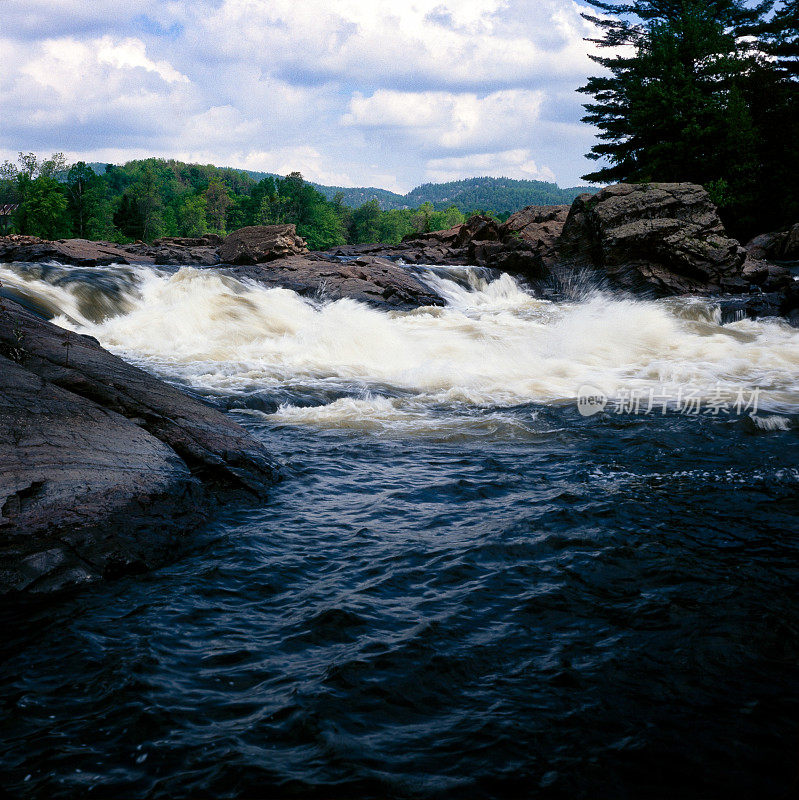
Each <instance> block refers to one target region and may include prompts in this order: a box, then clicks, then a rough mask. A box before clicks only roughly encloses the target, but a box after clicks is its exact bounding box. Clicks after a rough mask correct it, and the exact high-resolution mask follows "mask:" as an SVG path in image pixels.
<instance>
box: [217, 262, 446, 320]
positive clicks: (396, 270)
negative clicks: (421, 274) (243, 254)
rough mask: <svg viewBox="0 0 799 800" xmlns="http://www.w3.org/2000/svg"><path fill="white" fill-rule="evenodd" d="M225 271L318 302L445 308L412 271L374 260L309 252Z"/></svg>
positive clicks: (400, 308)
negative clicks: (335, 257)
mask: <svg viewBox="0 0 799 800" xmlns="http://www.w3.org/2000/svg"><path fill="white" fill-rule="evenodd" d="M225 271H226V272H227V273H228V274H230V275H233V276H234V277H236V278H240V279H241V278H244V279H249V280H255V281H257V282H258V283H261V284H263V285H265V286H274V287H283V288H286V289H291V290H292V291H295V292H297V293H298V294H301V295H303V296H305V297H314V298H317V299H319V300H323V299H324V300H339V299H341V298H343V297H348V298H350V299H352V300H357V301H359V302H362V303H367V304H369V305H372V306H375V307H377V308H388V309H397V310H407V309H413V308H418V307H419V306H443V305H444V301H443V299H442V298H441V297H439V296H438V295H437V294H436V293H435V292H433V291H432V290H431V289H430V288H429V287H428V286H426V285H425V284H424V283H422V281H421V280H419V279H418V278H417V277H416V276H414V275H413V274H412V273H411V272H409V271H408V270H406V269H403V268H402V267H401V266H399V265H397V264H396V263H394V262H393V261H389V260H387V259H383V258H377V257H374V256H360V257H357V258H354V259H349V260H346V261H342V260H340V259H338V260H337V259H334V258H328V257H325V256H324V255H322V254H317V253H311V254H309V255H307V256H290V257H288V258H281V259H280V260H276V261H270V262H269V263H267V264H254V265H239V266H231V267H227V268H226V269H225Z"/></svg>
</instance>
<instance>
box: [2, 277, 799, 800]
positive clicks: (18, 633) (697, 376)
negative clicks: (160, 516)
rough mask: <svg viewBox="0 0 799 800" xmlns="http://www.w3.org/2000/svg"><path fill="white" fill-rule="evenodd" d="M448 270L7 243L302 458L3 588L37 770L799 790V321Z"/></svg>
mask: <svg viewBox="0 0 799 800" xmlns="http://www.w3.org/2000/svg"><path fill="white" fill-rule="evenodd" d="M419 274H420V276H421V277H422V278H423V280H425V281H426V282H427V283H428V284H429V285H430V286H431V287H433V288H434V289H435V290H436V291H437V292H438V293H439V294H440V295H441V296H442V297H444V298H445V299H446V306H445V307H443V308H420V309H417V310H415V311H411V312H388V313H387V312H384V311H378V310H375V309H373V308H370V307H366V306H364V305H359V304H358V303H355V302H352V301H350V300H339V301H336V302H329V301H327V302H326V301H323V300H320V299H314V298H305V297H300V296H298V295H297V294H295V293H293V292H291V291H287V290H283V289H266V288H263V287H261V286H258V285H256V284H253V283H242V282H239V281H236V280H233V279H231V278H230V277H227V276H225V275H223V274H221V273H219V272H217V271H216V270H213V269H193V268H185V267H184V268H181V269H178V270H176V269H165V268H152V267H127V266H125V267H123V266H111V267H97V268H93V269H85V268H80V269H78V268H74V267H63V266H60V265H57V264H44V265H42V264H5V265H0V282H1V283H2V289H1V290H0V291H2V292H3V293H4V294H6V295H8V296H11V297H14V298H16V299H18V300H20V301H22V302H24V303H26V304H27V305H28V306H29V307H30V308H33V309H35V310H38V311H39V312H40V313H42V314H45V315H46V316H49V317H51V318H53V319H54V320H55V321H56V322H57V323H58V324H59V325H62V326H65V327H68V328H71V329H73V330H75V331H79V332H80V333H84V334H88V335H91V336H94V337H96V338H97V339H98V340H99V341H100V342H101V343H102V344H103V345H104V346H105V347H106V348H108V349H109V350H111V351H113V352H115V353H117V354H118V355H120V356H121V357H123V358H125V359H127V360H129V361H131V362H134V363H136V364H138V365H140V366H141V367H143V368H144V369H146V370H148V371H151V372H153V373H155V374H157V375H159V376H161V377H163V378H164V379H166V380H169V381H171V382H173V383H175V384H177V385H179V386H182V387H184V388H187V389H189V390H190V391H192V392H194V393H196V394H199V395H201V396H203V397H204V398H205V399H207V400H208V401H209V402H211V403H214V404H217V405H219V406H221V407H222V408H225V409H227V410H228V411H229V412H230V413H231V414H232V415H233V416H234V417H235V418H236V419H237V420H238V421H239V422H241V424H242V425H244V426H245V427H246V428H247V429H248V430H249V431H250V432H251V433H252V434H253V435H254V436H256V437H258V438H259V439H261V441H263V443H264V444H265V445H266V446H267V447H268V448H269V450H270V451H271V452H272V453H274V454H275V456H276V457H277V458H278V459H280V460H281V461H282V463H283V464H284V472H285V479H284V480H283V481H282V482H281V483H279V484H277V485H276V486H275V487H274V488H273V490H272V492H271V495H270V497H269V500H268V502H267V503H265V504H259V505H252V504H249V505H248V504H247V503H245V502H244V501H237V503H231V504H229V505H228V506H227V507H225V508H223V509H221V510H220V512H219V514H218V516H216V517H215V518H214V519H213V520H212V521H211V522H210V523H209V524H208V525H207V527H206V528H205V529H203V530H201V531H199V532H198V533H197V534H196V539H195V540H194V547H193V548H192V550H191V552H189V553H188V554H187V555H186V556H185V557H184V558H182V559H181V560H180V561H179V562H177V563H175V564H173V565H171V566H167V567H165V568H163V569H161V570H158V571H156V572H153V573H150V574H148V575H142V576H135V577H130V578H125V579H122V580H120V581H116V582H110V583H108V584H106V585H103V586H97V587H94V588H91V589H90V590H88V591H86V592H83V593H81V594H80V595H79V596H76V597H73V598H69V599H64V600H63V601H61V602H59V603H53V602H50V603H47V604H45V605H42V606H37V605H35V604H34V605H31V606H26V607H17V606H14V607H9V608H2V607H0V625H2V626H3V630H4V636H3V638H2V640H0V709H2V711H0V715H1V717H2V719H1V724H0V729H2V732H3V740H2V745H3V746H2V748H0V786H2V788H3V789H4V790H5V791H6V792H7V793H8V795H9V796H11V797H26V798H27V797H35V798H39V797H41V798H48V800H51V798H72V797H108V798H118V797H148V798H172V797H214V798H241V797H244V798H250V797H253V798H254V797H289V796H295V797H316V798H380V799H381V800H385V798H395V797H396V798H464V797H468V798H486V800H488V798H498V797H508V798H521V797H524V798H538V797H541V798H548V799H552V798H562V799H563V800H566V799H567V798H568V800H597V798H607V799H608V800H610V799H611V798H612V799H613V800H625V799H629V800H639V798H653V799H654V798H664V800H665V798H672V797H679V798H683V799H685V800H700V798H701V799H702V800H706V799H707V798H720V797H724V798H726V799H727V800H729V799H730V798H740V800H744V799H745V800H750V798H752V797H769V798H771V797H774V798H788V797H794V796H795V789H796V785H797V783H796V781H797V776H798V775H799V771H798V770H797V752H799V669H798V668H797V664H799V591H797V587H799V539H797V531H798V530H799V526H797V518H798V517H799V503H798V502H797V501H798V499H799V467H798V466H797V465H798V464H799V435H798V434H799V425H798V422H799V331H797V330H794V329H792V328H790V327H789V326H788V325H787V324H786V323H785V322H784V321H782V320H779V319H761V320H757V321H752V320H747V319H740V320H734V321H731V322H725V321H723V320H722V317H721V315H720V313H719V310H718V308H717V307H716V306H715V305H714V303H713V302H712V301H708V300H702V299H696V298H679V299H671V300H665V301H657V302H654V301H645V300H641V299H633V298H629V297H622V296H617V295H613V294H609V293H606V292H605V293H603V292H601V291H598V290H596V289H595V288H592V287H591V286H590V285H585V284H583V283H582V282H580V281H576V282H575V285H574V286H572V287H570V289H571V290H572V291H571V292H570V296H571V297H572V299H570V300H568V301H566V300H564V301H562V302H550V301H545V300H542V299H539V298H536V297H534V296H533V295H532V294H531V293H530V292H528V291H527V290H526V289H525V287H524V286H523V285H521V284H519V283H518V282H517V281H515V280H514V279H512V278H511V277H509V276H507V275H496V274H491V273H488V272H486V271H482V270H475V269H470V268H448V269H445V268H441V267H429V268H420V272H419ZM575 289H577V290H579V291H578V292H577V293H575V292H574V290H575ZM597 398H598V400H597ZM687 398H691V399H692V400H691V402H692V404H687V403H686V400H687ZM736 398H740V399H742V400H744V401H745V402H742V403H741V404H740V406H739V405H737V400H736ZM586 399H588V400H591V402H592V403H593V405H591V404H589V405H588V406H586V405H581V403H582V401H583V400H586ZM653 401H656V402H653ZM650 406H651V407H650ZM755 406H756V407H755ZM0 468H1V465H0ZM0 796H3V797H5V796H6V794H5V793H4V792H3V791H0Z"/></svg>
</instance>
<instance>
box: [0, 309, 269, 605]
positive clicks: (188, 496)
mask: <svg viewBox="0 0 799 800" xmlns="http://www.w3.org/2000/svg"><path fill="white" fill-rule="evenodd" d="M0 464H2V470H0V564H2V566H1V567H0V596H2V595H6V594H8V593H14V592H28V593H40V592H51V591H56V590H61V589H67V588H71V587H75V586H79V585H84V584H86V583H91V582H94V581H97V580H100V579H102V578H105V577H109V576H112V575H119V574H125V573H130V572H138V571H141V570H144V569H148V568H151V567H153V566H156V565H158V564H160V563H163V562H164V561H165V560H166V559H168V558H170V557H172V556H174V555H175V554H176V553H178V552H179V551H180V550H181V549H182V548H184V547H185V546H186V544H187V542H188V541H189V540H188V538H187V536H186V534H187V533H188V532H190V531H191V530H193V529H195V528H196V527H197V526H198V525H199V524H201V523H202V522H203V521H204V520H205V519H206V518H207V517H208V514H209V512H210V511H211V510H212V508H213V507H214V505H215V503H216V501H217V500H218V499H219V498H221V497H224V496H229V495H230V494H231V493H234V494H237V495H242V494H243V495H246V496H249V497H252V498H253V499H256V498H258V497H262V496H263V495H264V494H265V492H266V491H267V489H268V487H269V485H270V484H271V483H272V482H273V481H274V480H275V479H276V478H277V477H278V470H277V467H276V465H275V464H274V462H273V461H272V459H271V457H270V455H269V454H268V453H267V452H266V451H265V450H264V449H263V447H262V446H261V445H260V444H258V443H257V442H256V441H255V440H254V439H252V438H251V437H250V436H249V435H248V434H247V433H246V432H245V431H244V429H243V428H241V427H239V426H238V425H237V424H235V423H234V422H233V421H232V420H230V419H229V418H228V417H227V416H225V415H224V414H223V413H221V412H220V411H217V410H216V409H214V408H212V407H210V406H208V405H206V404H204V403H202V402H200V401H199V400H196V399H194V398H192V397H190V396H188V395H186V394H185V393H183V392H181V391H178V390H177V389H175V388H173V387H171V386H168V385H167V384H165V383H163V382H162V381H160V380H158V379H156V378H154V377H152V376H151V375H148V374H147V373H146V372H143V371H142V370H140V369H137V368H136V367H133V366H131V365H130V364H127V363H125V362H124V361H122V360H121V359H119V358H117V357H116V356H113V355H111V354H110V353H108V352H107V351H105V350H104V349H103V348H102V347H100V345H99V344H98V343H97V342H96V341H94V340H93V339H90V338H87V337H85V336H80V335H78V334H75V333H71V332H69V331H66V330H64V329H62V328H59V327H57V326H55V325H52V324H51V323H49V322H46V321H44V320H42V319H41V318H39V317H37V316H35V315H34V314H32V313H30V312H28V311H26V310H25V309H23V308H22V307H20V306H19V305H17V304H16V303H13V302H11V301H9V300H3V301H2V304H0Z"/></svg>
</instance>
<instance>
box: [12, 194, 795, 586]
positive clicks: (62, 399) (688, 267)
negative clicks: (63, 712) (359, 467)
mask: <svg viewBox="0 0 799 800" xmlns="http://www.w3.org/2000/svg"><path fill="white" fill-rule="evenodd" d="M795 259H799V225H797V226H795V227H794V228H792V229H791V230H789V231H783V232H777V233H772V234H764V235H763V236H760V237H757V238H755V239H754V240H753V241H752V242H750V243H749V244H748V245H747V246H746V247H744V246H742V245H741V244H740V243H739V242H737V241H735V240H734V239H731V238H730V237H729V236H727V234H726V232H725V231H724V227H723V225H722V223H721V220H720V219H719V216H718V212H717V210H716V208H715V207H714V206H713V204H712V203H711V201H710V198H709V197H708V195H707V193H706V192H705V191H704V189H702V188H701V187H699V186H692V185H689V184H649V185H636V186H632V185H618V186H612V187H608V188H607V189H604V190H602V191H601V192H599V193H598V194H596V195H593V196H589V195H583V196H581V197H579V198H577V200H575V202H574V204H573V205H572V206H571V207H568V206H547V207H531V208H527V209H524V210H523V211H520V212H518V213H517V214H514V215H513V216H512V217H510V219H509V220H508V221H507V222H505V223H502V224H500V223H498V222H496V221H495V220H492V219H489V218H486V217H481V216H474V217H472V218H471V219H469V220H468V221H467V222H466V223H465V224H463V225H459V226H457V227H455V228H452V229H450V230H448V231H440V232H435V233H429V234H424V235H421V236H417V237H414V238H410V239H408V240H407V241H404V242H402V243H401V244H399V245H397V246H386V245H360V246H348V247H340V248H336V249H335V250H333V251H331V252H328V253H309V252H308V250H307V247H306V245H305V242H304V241H303V240H302V239H301V238H300V237H299V236H297V234H296V231H295V229H294V227H293V226H291V225H281V226H269V227H257V228H245V229H242V230H240V231H237V232H235V233H234V234H231V235H230V236H228V237H226V238H224V239H222V238H221V237H218V236H205V237H202V238H199V239H160V240H157V241H155V242H153V243H152V244H143V243H141V242H139V243H135V244H129V245H116V244H111V243H107V242H89V241H84V240H65V241H58V242H48V241H42V240H39V239H35V238H33V237H22V236H10V237H4V238H0V261H6V262H12V261H16V262H51V261H57V262H61V263H65V264H73V265H76V266H84V267H91V266H97V265H104V264H113V263H122V264H125V263H128V264H133V263H139V264H164V265H170V264H172V265H193V266H199V267H203V266H215V267H217V268H219V269H221V270H223V271H225V272H227V273H228V274H230V275H233V276H235V277H239V278H246V279H248V280H254V281H257V282H259V283H261V284H264V285H266V286H280V287H285V288H287V289H291V290H293V291H295V292H297V293H299V294H301V295H305V296H314V297H317V298H320V299H322V298H326V299H338V298H343V297H347V298H352V299H355V300H358V301H361V302H364V303H368V304H370V305H372V306H375V307H378V308H382V309H384V310H392V309H397V310H403V309H413V308H416V307H419V306H436V305H439V306H440V305H443V300H442V299H441V298H440V297H439V296H438V295H436V294H435V292H434V291H432V290H431V289H430V288H429V287H428V286H426V285H425V284H424V283H422V281H421V280H419V279H418V278H417V277H416V276H415V275H414V274H413V272H412V271H410V270H408V269H405V268H404V267H403V266H402V263H401V262H406V263H408V264H430V263H433V264H443V265H457V264H462V265H477V266H484V267H490V268H494V269H497V270H502V271H505V272H510V273H512V274H514V275H517V276H520V277H521V278H523V279H524V281H526V282H527V283H528V284H529V285H530V286H531V287H532V288H533V289H534V290H536V291H537V292H538V293H539V294H542V295H546V296H552V295H553V293H555V294H557V293H560V297H561V298H562V297H564V296H568V290H569V287H570V286H571V285H574V284H580V283H582V282H583V277H585V276H587V280H588V281H589V283H592V284H593V285H598V286H607V287H610V288H614V289H620V290H623V291H625V292H628V293H631V294H634V295H637V296H643V297H648V298H655V297H664V296H673V295H685V294H696V295H704V296H713V297H716V298H718V302H719V304H720V305H721V307H722V310H723V311H724V312H725V313H727V314H728V315H730V316H735V315H741V314H746V315H749V316H753V317H754V316H769V315H775V314H782V315H783V316H784V317H786V318H787V319H789V320H790V321H792V323H794V324H799V291H797V282H796V280H794V278H793V276H792V273H791V271H790V269H789V268H788V266H787V265H786V264H785V263H781V262H787V261H790V260H795ZM42 268H45V267H44V264H43V267H42ZM0 303H2V305H0V464H2V465H3V470H2V473H0V556H1V557H2V567H0V595H3V594H7V593H13V592H46V591H54V590H60V589H65V588H69V587H74V586H77V585H81V584H85V583H89V582H92V581H96V580H99V579H101V578H103V577H107V576H109V575H116V574H121V573H126V572H135V571H138V570H142V569H147V568H150V567H152V566H154V565H156V564H159V563H162V562H163V561H164V560H165V559H166V558H169V557H170V556H171V555H172V554H174V553H175V552H177V551H179V550H180V548H181V547H182V546H184V544H185V542H186V541H188V539H187V536H186V533H187V532H188V531H191V530H193V529H194V528H196V527H197V526H198V525H200V524H201V523H202V522H203V520H205V519H206V518H207V516H208V514H209V512H210V511H211V509H212V508H213V507H214V504H215V502H216V501H217V499H218V498H219V497H221V496H224V495H226V494H229V493H230V492H236V493H245V494H247V495H249V496H252V497H254V498H256V497H259V496H262V495H263V493H264V492H265V491H266V489H267V487H268V486H269V484H270V483H271V482H272V481H273V480H274V479H275V478H276V477H277V470H276V467H275V465H274V463H273V462H272V460H271V458H270V456H269V454H268V453H267V452H265V451H264V449H263V448H262V447H261V446H260V445H259V444H258V443H257V442H255V441H254V440H253V439H252V438H251V437H250V436H249V435H248V434H247V433H246V432H245V431H244V430H243V429H242V428H240V427H239V426H238V425H236V424H235V423H233V422H232V421H231V420H230V419H229V418H228V417H226V416H225V415H224V414H223V413H221V412H220V411H217V410H216V409H214V408H212V407H210V406H208V405H206V404H204V403H202V402H200V401H199V400H197V399H195V398H192V397H190V396H188V395H186V394H185V393H183V392H180V391H178V390H177V389H175V388H173V387H170V386H168V385H166V384H164V383H163V382H161V381H159V380H157V379H156V378H154V377H152V376H150V375H148V374H146V373H144V372H142V371H141V370H139V369H137V368H135V367H132V366H130V365H129V364H126V363H125V362H123V361H122V360H120V359H119V358H117V357H115V356H113V355H111V354H110V353H108V352H106V351H105V350H104V349H103V348H102V347H101V346H100V345H99V344H98V343H97V342H96V341H94V340H92V339H89V338H86V337H84V336H80V335H77V334H74V333H70V332H68V331H65V330H63V329H61V328H59V327H56V326H55V325H53V324H51V323H49V322H46V321H45V320H43V319H42V318H40V317H39V316H37V315H36V314H34V313H32V312H31V311H30V310H26V309H25V308H23V307H22V306H20V305H18V304H17V303H16V302H14V301H13V300H10V299H8V298H7V297H6V298H5V299H3V298H2V295H0Z"/></svg>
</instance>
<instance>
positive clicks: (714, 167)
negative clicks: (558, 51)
mask: <svg viewBox="0 0 799 800" xmlns="http://www.w3.org/2000/svg"><path fill="white" fill-rule="evenodd" d="M586 1H587V2H589V3H590V4H591V5H593V6H595V7H596V8H598V9H600V10H601V11H603V12H605V13H606V14H609V15H612V16H611V17H608V16H602V17H598V16H592V15H590V14H585V15H584V16H585V18H586V19H588V20H590V21H591V22H593V23H594V24H595V25H597V26H598V27H599V29H600V30H601V32H602V37H601V38H597V39H591V40H590V41H593V42H595V43H596V44H598V45H599V46H600V47H603V48H615V49H617V50H618V51H619V52H618V53H617V54H616V55H613V56H610V57H603V56H593V57H592V58H593V59H594V61H596V62H597V63H599V64H600V65H602V66H603V67H605V69H606V70H607V71H608V72H609V74H606V75H600V76H596V77H592V78H590V79H589V81H588V83H587V84H586V85H585V86H583V87H582V88H581V89H580V91H581V92H583V93H585V94H588V95H592V96H593V98H594V102H592V103H587V104H586V105H585V108H586V110H587V112H588V113H587V114H586V116H585V117H584V118H583V119H584V121H585V122H588V123H591V124H593V125H595V126H596V127H597V128H598V129H599V133H598V138H599V140H600V141H599V142H598V143H597V144H596V145H595V146H594V147H593V148H592V150H591V152H590V153H589V154H588V157H589V158H592V159H594V160H599V159H603V160H605V161H606V162H607V165H606V166H603V167H602V168H601V169H599V170H597V171H596V172H593V173H591V174H589V175H585V176H584V179H585V180H589V181H593V182H611V181H628V182H634V183H635V182H649V181H689V182H694V183H699V184H702V185H704V186H705V187H706V188H707V189H708V190H709V191H710V193H711V196H712V197H713V199H714V200H715V201H716V202H717V203H718V204H719V205H720V206H721V207H722V214H723V216H724V218H725V221H726V222H727V224H728V226H731V227H732V228H733V229H734V231H735V232H736V233H739V234H740V235H747V234H749V233H751V232H752V230H753V229H754V228H756V227H757V225H758V224H760V220H759V213H760V211H761V210H760V205H761V202H762V199H761V194H762V182H763V179H764V175H765V172H764V170H765V167H766V165H767V163H768V162H769V159H770V156H769V153H768V152H764V148H763V146H762V142H763V139H764V131H763V130H762V127H761V126H762V119H760V118H759V116H758V114H759V115H762V114H763V112H762V110H759V112H758V114H756V113H755V107H756V106H757V104H758V102H760V101H758V100H757V98H756V95H757V92H758V88H757V87H758V85H761V86H762V85H763V81H765V83H767V84H768V83H769V81H772V82H776V84H780V78H779V77H778V76H777V75H776V66H775V65H774V63H773V61H769V60H767V59H766V58H765V57H764V55H763V49H762V48H763V42H762V41H761V39H759V38H758V37H757V36H753V35H752V33H754V32H757V30H758V28H759V26H762V25H763V24H764V20H765V19H766V15H767V14H768V13H769V11H770V10H771V9H772V7H773V5H774V0H763V2H760V3H758V4H757V5H754V6H752V7H749V6H747V5H745V4H744V2H742V0H646V1H644V0H640V1H639V2H633V3H628V4H619V3H605V2H601V0H586ZM776 84H775V85H776ZM775 97H776V95H775ZM769 102H771V103H777V102H778V101H777V100H776V99H772V100H770V101H769ZM772 160H773V159H772Z"/></svg>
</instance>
